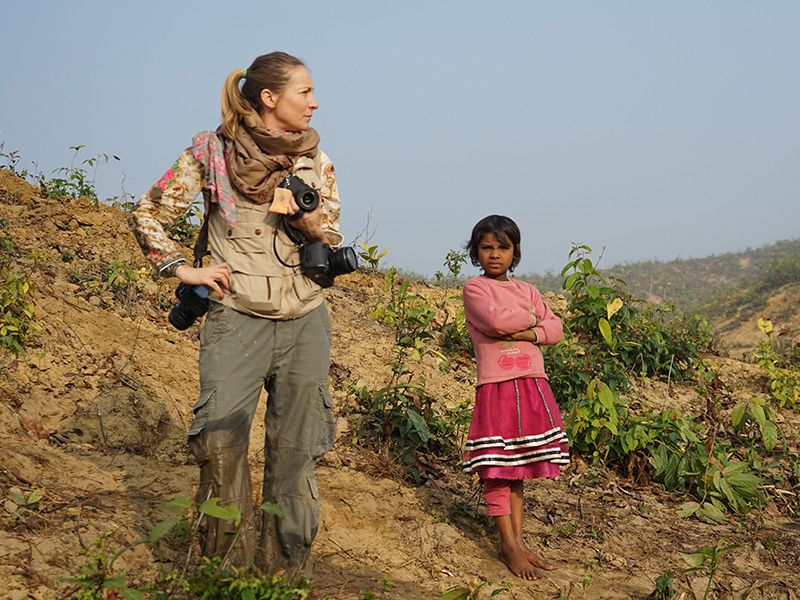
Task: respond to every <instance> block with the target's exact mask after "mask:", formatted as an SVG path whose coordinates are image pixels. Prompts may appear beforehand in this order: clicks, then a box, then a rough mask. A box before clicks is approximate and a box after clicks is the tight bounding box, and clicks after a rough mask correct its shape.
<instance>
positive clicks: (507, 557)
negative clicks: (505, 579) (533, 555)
mask: <svg viewBox="0 0 800 600" xmlns="http://www.w3.org/2000/svg"><path fill="white" fill-rule="evenodd" d="M500 558H501V559H502V560H503V562H504V563H505V564H506V566H507V567H508V568H509V570H510V571H511V572H512V573H513V574H514V575H516V576H517V577H520V578H522V579H531V580H533V579H539V574H538V573H537V572H536V570H535V569H534V568H533V563H532V562H531V561H530V560H529V559H528V557H527V555H526V554H525V551H524V550H523V549H522V548H521V547H520V546H519V544H517V543H516V542H514V543H513V545H512V544H508V545H507V544H503V547H502V549H501V551H500Z"/></svg>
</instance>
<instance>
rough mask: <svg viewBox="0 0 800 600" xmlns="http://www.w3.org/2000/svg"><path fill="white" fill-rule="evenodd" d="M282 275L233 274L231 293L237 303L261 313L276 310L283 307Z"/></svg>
mask: <svg viewBox="0 0 800 600" xmlns="http://www.w3.org/2000/svg"><path fill="white" fill-rule="evenodd" d="M282 279H283V278H282V277H269V276H266V275H249V274H247V273H236V272H234V273H233V275H232V281H231V294H232V298H233V300H234V301H235V302H236V304H237V305H239V306H241V307H242V308H245V309H247V310H252V311H253V312H257V313H261V314H269V313H271V312H276V311H278V310H280V308H281V288H282V287H283V281H282Z"/></svg>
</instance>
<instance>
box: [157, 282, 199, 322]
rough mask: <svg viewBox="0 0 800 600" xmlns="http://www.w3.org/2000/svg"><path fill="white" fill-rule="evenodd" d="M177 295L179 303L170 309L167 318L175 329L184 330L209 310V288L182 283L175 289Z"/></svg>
mask: <svg viewBox="0 0 800 600" xmlns="http://www.w3.org/2000/svg"><path fill="white" fill-rule="evenodd" d="M175 295H176V296H177V297H178V303H177V304H176V305H175V306H173V307H172V310H170V311H169V315H168V317H167V320H168V321H169V322H170V325H172V326H173V327H174V328H175V329H178V330H179V331H183V330H184V329H188V328H189V327H191V326H192V323H194V322H195V321H196V320H197V318H198V317H202V316H203V315H204V314H206V312H207V311H208V288H207V287H206V286H204V285H188V284H185V283H181V284H179V285H178V289H176V290H175Z"/></svg>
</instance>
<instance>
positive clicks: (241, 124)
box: [129, 52, 342, 571]
mask: <svg viewBox="0 0 800 600" xmlns="http://www.w3.org/2000/svg"><path fill="white" fill-rule="evenodd" d="M240 84H241V88H240ZM317 108H318V104H317V102H316V100H315V98H314V86H313V82H312V80H311V76H310V74H309V72H308V70H307V69H306V67H305V65H304V64H303V62H302V61H300V60H299V59H297V58H295V57H293V56H291V55H289V54H286V53H284V52H273V53H270V54H266V55H264V56H259V57H258V58H256V59H255V60H254V61H253V63H252V64H251V65H250V67H248V68H247V69H242V70H236V71H234V72H232V73H231V74H230V75H228V77H227V79H226V81H225V84H224V87H223V91H222V124H221V125H220V127H219V129H218V130H217V131H216V132H202V133H200V134H198V135H196V136H195V137H194V139H193V143H192V146H191V147H189V148H188V149H187V150H186V151H185V152H184V153H183V154H181V155H180V156H179V157H178V160H177V161H175V163H174V164H173V165H172V167H171V168H170V169H169V170H168V171H167V172H166V173H165V174H164V176H163V177H162V178H161V179H160V180H159V181H158V182H157V183H156V184H155V185H154V186H153V187H152V188H151V189H150V191H149V192H147V193H146V194H144V195H143V196H142V197H141V198H140V199H139V201H138V203H137V205H136V207H135V208H134V209H133V212H132V215H131V217H130V220H129V222H130V225H131V228H132V229H133V231H134V234H135V235H136V238H137V240H138V242H139V244H140V245H141V247H142V249H143V251H144V253H145V255H146V256H147V258H148V259H149V260H150V262H151V263H152V264H153V266H154V269H155V271H156V273H157V274H158V275H160V276H162V277H172V276H174V277H177V278H178V279H179V280H180V281H181V282H182V283H183V284H186V285H192V286H206V287H207V288H208V290H209V294H210V296H209V297H210V300H211V302H210V308H209V310H208V314H207V316H206V321H205V324H204V325H203V328H202V330H201V333H200V388H201V389H200V397H199V399H198V401H197V403H196V404H195V406H194V409H193V411H194V418H193V421H192V425H191V427H190V428H189V446H190V448H191V451H192V453H193V454H194V455H195V457H196V458H197V460H198V462H199V465H200V487H199V494H198V500H199V501H201V502H202V501H203V500H205V499H207V498H213V497H219V498H220V499H221V501H222V502H223V503H226V502H235V503H236V504H237V505H238V506H239V509H240V510H241V512H242V525H241V527H240V528H238V530H237V528H235V527H234V526H233V524H232V523H231V522H229V521H222V520H219V519H214V518H209V519H208V522H207V523H206V524H205V525H206V526H205V532H204V538H203V550H204V553H205V554H206V555H209V556H223V555H226V554H227V555H228V556H234V557H235V559H234V560H235V562H237V563H239V564H245V565H247V564H251V563H252V562H255V564H256V565H257V566H259V567H261V568H263V569H266V570H270V571H275V570H277V569H279V568H283V567H285V566H292V567H297V568H300V567H302V565H303V564H305V561H306V559H307V557H308V553H309V550H310V545H311V542H312V540H313V539H314V536H315V535H316V532H317V527H318V523H319V503H318V500H317V495H318V493H317V482H316V479H315V477H314V466H315V460H316V459H317V458H318V457H319V456H320V455H322V454H323V453H324V452H325V451H327V450H328V449H330V447H331V445H332V443H333V438H334V434H335V427H334V422H333V417H332V413H331V399H330V395H329V393H328V389H327V380H328V367H329V360H330V337H331V328H330V321H329V317H328V312H327V308H326V306H325V304H324V298H323V295H322V292H321V289H320V287H319V286H318V285H316V284H315V283H314V282H313V281H311V280H310V279H309V278H308V277H305V276H304V275H303V274H302V272H301V271H300V269H299V268H298V263H299V259H298V256H299V253H298V244H297V243H296V242H295V241H293V237H294V239H297V236H293V237H290V236H289V235H288V234H287V232H288V231H289V230H288V228H287V226H286V225H285V222H284V220H287V221H288V217H291V216H294V218H293V219H292V220H291V221H288V223H291V227H292V228H293V229H294V230H296V231H299V232H300V233H301V234H302V237H303V238H305V240H306V241H309V242H313V241H321V242H325V243H328V244H331V245H332V246H334V247H336V246H338V245H339V244H340V243H341V241H342V236H341V234H340V233H339V231H338V223H339V196H338V191H337V188H336V180H335V176H334V170H333V165H332V163H331V162H330V160H329V159H328V157H327V156H326V155H325V154H324V153H323V152H322V151H320V150H319V148H318V143H319V136H318V134H317V132H316V131H314V129H312V128H311V127H309V122H310V120H311V116H312V115H313V113H314V111H315V110H317ZM289 174H294V175H296V176H298V177H299V178H300V179H302V180H303V181H304V182H305V183H306V184H308V185H310V186H312V187H314V188H315V189H316V190H317V191H318V192H319V196H320V201H319V206H318V207H317V208H316V209H314V210H311V211H299V212H300V216H299V217H298V216H297V215H296V214H295V213H297V212H298V205H297V203H296V202H295V201H294V199H293V198H291V194H288V195H289V196H290V198H286V192H287V190H285V189H278V186H279V185H282V183H283V182H284V181H285V180H286V178H287V176H288V175H289ZM276 189H278V193H276ZM201 191H202V192H203V195H204V198H205V200H206V215H207V217H206V219H207V223H206V225H205V227H207V235H208V249H209V251H210V254H211V260H210V264H209V265H208V266H201V264H200V263H199V262H198V261H197V260H196V261H195V266H194V267H193V266H191V265H189V264H187V262H186V260H185V258H184V257H183V256H182V255H181V254H180V252H179V251H178V250H177V246H176V244H175V243H174V242H172V240H170V239H169V238H168V237H167V235H166V233H165V226H168V225H169V224H171V223H174V222H175V221H176V220H177V219H178V218H179V217H180V216H181V215H182V214H183V213H184V212H185V211H186V210H187V209H188V208H189V207H190V206H191V204H192V202H193V201H194V199H195V198H196V196H197V194H198V193H199V192H201ZM274 198H275V199H278V198H280V199H281V201H287V200H288V206H284V207H283V208H281V207H279V206H278V204H279V202H277V201H276V202H273V199H274ZM281 212H283V213H284V214H280V213H281ZM196 259H197V257H196ZM262 387H264V388H265V389H266V390H267V393H268V401H267V411H266V435H265V440H264V484H263V499H264V500H265V501H268V502H271V503H274V504H277V505H278V506H279V507H280V511H279V512H280V513H281V516H280V518H278V517H274V516H271V515H267V514H264V515H263V519H262V524H261V531H260V536H259V540H258V542H256V540H255V537H256V536H255V529H256V525H255V522H256V516H255V515H254V513H253V509H252V495H251V486H250V470H249V466H248V462H247V450H248V441H249V433H250V425H251V422H252V419H253V415H254V413H255V410H256V405H257V403H258V397H259V393H260V390H261V388H262ZM232 545H233V546H234V547H233V548H231V546H232Z"/></svg>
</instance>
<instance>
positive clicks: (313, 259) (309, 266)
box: [278, 174, 358, 288]
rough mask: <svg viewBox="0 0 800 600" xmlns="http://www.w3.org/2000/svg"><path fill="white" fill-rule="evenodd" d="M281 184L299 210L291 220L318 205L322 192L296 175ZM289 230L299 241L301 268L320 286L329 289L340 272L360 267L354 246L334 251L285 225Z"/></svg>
mask: <svg viewBox="0 0 800 600" xmlns="http://www.w3.org/2000/svg"><path fill="white" fill-rule="evenodd" d="M278 187H283V188H286V189H287V190H289V191H290V192H292V196H294V201H295V203H296V204H297V206H298V208H299V209H300V210H298V211H297V212H296V213H294V214H293V215H292V216H290V217H287V219H288V220H289V221H294V220H296V219H298V218H300V217H301V216H302V215H303V213H306V212H311V211H312V210H314V209H315V208H317V206H319V192H318V191H317V190H315V189H314V188H313V187H311V186H310V185H308V184H307V183H306V182H305V181H303V180H302V179H300V178H299V177H298V176H297V175H294V174H289V175H287V176H286V177H285V178H284V180H283V181H282V182H281V184H280V185H279V186H278ZM286 232H287V234H288V235H289V237H290V238H291V239H292V241H294V242H295V243H296V244H300V270H301V271H302V272H303V275H305V276H306V277H308V278H309V279H310V280H311V281H313V282H314V283H316V284H317V285H318V286H320V287H323V288H327V287H331V286H332V285H333V278H334V277H336V276H337V275H343V274H345V273H352V272H353V271H355V270H356V269H357V268H358V255H357V254H356V251H355V249H354V248H353V247H352V246H344V247H342V248H337V249H336V250H334V249H333V248H331V247H330V246H329V245H328V244H324V243H322V242H308V241H306V240H305V239H304V238H303V236H302V235H301V234H300V232H298V231H297V230H296V229H294V228H293V227H291V226H289V227H286Z"/></svg>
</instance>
